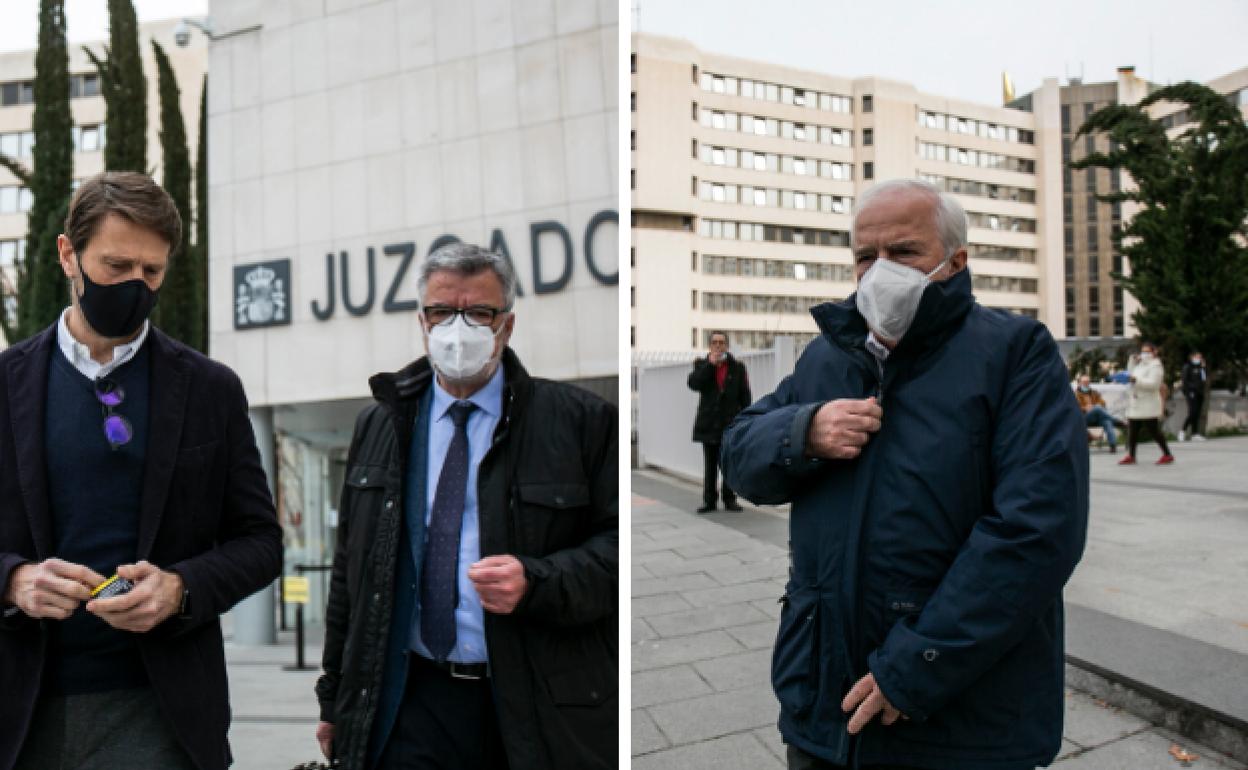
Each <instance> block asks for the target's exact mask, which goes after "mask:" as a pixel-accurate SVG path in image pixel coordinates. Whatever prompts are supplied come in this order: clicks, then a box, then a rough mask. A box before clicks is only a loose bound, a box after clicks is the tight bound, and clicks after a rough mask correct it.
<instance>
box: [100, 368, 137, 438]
mask: <svg viewBox="0 0 1248 770" xmlns="http://www.w3.org/2000/svg"><path fill="white" fill-rule="evenodd" d="M95 400H96V401H99V402H100V407H101V408H102V409H103V411H104V438H106V439H108V446H109V448H111V449H114V450H115V449H117V448H118V447H122V446H125V445H126V444H129V443H130V440H131V439H132V438H134V428H131V427H130V421H129V420H127V419H126V418H125V417H122V416H121V415H119V414H114V413H113V409H115V408H116V407H119V406H121V402H122V401H125V400H126V391H125V390H124V389H122V387H121V385H118V384H117V383H116V382H114V381H113V380H110V379H108V378H107V377H101V378H100V379H98V380H96V381H95Z"/></svg>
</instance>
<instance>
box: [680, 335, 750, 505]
mask: <svg viewBox="0 0 1248 770" xmlns="http://www.w3.org/2000/svg"><path fill="white" fill-rule="evenodd" d="M688 385H689V389H690V390H692V391H696V392H697V393H698V413H697V415H696V416H695V417H694V419H693V440H694V441H698V442H700V443H701V444H702V461H703V471H702V507H701V508H699V509H698V513H710V512H711V511H713V510H715V502H716V495H715V481H716V477H717V476H718V475H719V443H720V441H721V440H722V438H723V435H724V428H727V427H728V424H729V423H731V422H732V420H733V418H734V417H736V416H737V413H738V412H740V411H741V410H742V409H744V408H746V407H747V406H749V405H750V378H749V375H748V374H747V373H746V371H745V364H743V363H741V362H740V361H738V360H737V359H736V358H733V356H732V354H731V353H729V352H728V334H727V332H719V331H717V332H711V350H710V352H709V353H707V354H706V358H699V359H698V360H696V361H694V362H693V371H692V372H690V373H689V382H688ZM721 491H722V493H723V498H724V508H725V509H726V510H729V511H739V510H741V506H739V505H737V496H736V494H735V493H734V492H733V491H732V488H731V487H729V486H728V479H724V483H723V486H722V487H721Z"/></svg>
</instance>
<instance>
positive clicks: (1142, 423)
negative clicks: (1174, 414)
mask: <svg viewBox="0 0 1248 770" xmlns="http://www.w3.org/2000/svg"><path fill="white" fill-rule="evenodd" d="M1127 371H1128V373H1129V374H1130V385H1129V386H1128V388H1127V456H1126V457H1124V458H1122V459H1121V460H1119V461H1118V464H1119V465H1132V464H1134V463H1135V445H1136V443H1137V442H1138V441H1139V439H1140V433H1141V431H1143V430H1144V429H1149V430H1151V431H1152V434H1153V440H1155V441H1156V442H1157V446H1159V447H1161V459H1159V460H1158V461H1157V464H1158V465H1169V464H1170V463H1172V462H1174V455H1172V454H1170V447H1168V446H1166V434H1165V432H1164V431H1163V429H1162V417H1163V416H1164V414H1165V410H1164V408H1163V405H1162V400H1161V388H1162V383H1164V382H1165V370H1164V369H1163V368H1162V366H1161V360H1160V359H1159V358H1157V346H1155V345H1153V343H1151V342H1145V343H1143V344H1142V345H1140V353H1139V355H1137V356H1132V357H1131V361H1130V362H1129V363H1128V364H1127Z"/></svg>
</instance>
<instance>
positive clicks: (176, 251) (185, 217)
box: [152, 40, 204, 350]
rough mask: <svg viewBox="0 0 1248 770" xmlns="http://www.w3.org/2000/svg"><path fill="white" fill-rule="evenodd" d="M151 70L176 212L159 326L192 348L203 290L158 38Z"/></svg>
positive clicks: (172, 95)
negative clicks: (177, 231) (177, 238)
mask: <svg viewBox="0 0 1248 770" xmlns="http://www.w3.org/2000/svg"><path fill="white" fill-rule="evenodd" d="M152 51H153V53H154V54H155V58H156V71H157V75H158V78H159V83H160V146H161V149H162V152H163V156H162V166H163V167H164V180H163V182H162V184H163V186H164V188H165V192H167V193H169V197H171V198H173V202H174V205H176V206H177V208H178V215H179V216H181V217H182V242H181V243H175V244H171V246H172V248H171V249H170V254H169V268H168V272H167V273H166V274H165V280H164V283H163V285H162V286H161V291H160V294H161V303H160V305H158V307H159V308H160V310H161V314H160V317H159V318H158V319H156V320H157V321H158V322H159V323H160V326H161V328H162V329H163V330H164V331H165V332H166V333H167V334H169V335H170V336H172V337H173V338H175V339H178V340H181V341H182V342H185V343H186V344H187V345H190V346H191V347H193V348H195V349H196V350H203V347H204V342H203V327H202V326H201V324H200V319H201V318H202V317H203V312H202V309H201V303H202V301H203V292H202V290H201V283H200V271H199V265H198V264H196V260H195V257H196V254H195V252H194V250H193V249H190V248H189V244H190V242H191V161H190V157H189V155H188V152H187V148H186V127H185V125H184V124H183V122H182V108H181V106H180V105H179V99H180V98H181V92H180V91H179V89H178V81H177V78H176V77H175V76H174V74H173V67H171V66H170V64H169V57H168V56H167V55H166V54H165V51H164V49H163V48H161V46H160V43H157V42H156V41H155V40H153V41H152Z"/></svg>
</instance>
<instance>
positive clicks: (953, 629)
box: [720, 180, 1088, 770]
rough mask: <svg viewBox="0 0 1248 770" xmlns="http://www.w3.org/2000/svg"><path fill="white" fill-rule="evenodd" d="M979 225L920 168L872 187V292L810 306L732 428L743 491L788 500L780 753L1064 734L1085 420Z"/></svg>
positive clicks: (910, 764)
mask: <svg viewBox="0 0 1248 770" xmlns="http://www.w3.org/2000/svg"><path fill="white" fill-rule="evenodd" d="M968 199H970V200H974V198H973V197H969V198H968ZM976 205H987V202H986V201H984V202H979V203H977V204H976ZM967 226H968V222H967V217H966V214H965V212H964V211H963V210H962V206H961V204H960V203H959V202H958V201H957V200H956V199H955V198H954V197H953V196H950V195H948V194H947V193H944V192H943V191H941V190H939V189H938V188H936V187H935V186H933V185H932V184H930V183H928V182H925V181H921V180H893V181H889V182H883V183H880V184H878V185H875V186H874V187H872V188H869V189H867V190H865V191H864V192H863V193H862V195H861V196H860V197H859V199H858V201H857V205H856V207H855V212H854V221H853V232H852V238H851V245H852V248H853V254H854V258H855V262H856V265H857V278H858V291H857V292H856V294H855V295H854V296H853V297H850V298H849V299H847V300H844V301H842V302H828V303H825V304H822V305H818V306H816V307H814V308H812V309H811V315H812V316H813V318H814V320H815V322H816V323H817V324H818V327H819V331H820V334H819V335H818V336H817V337H816V338H815V339H814V340H812V341H811V342H810V344H809V345H807V346H806V348H805V350H803V351H802V355H801V356H800V358H798V360H797V363H796V365H795V367H794V370H793V373H792V374H791V375H789V376H787V377H785V378H784V379H783V380H781V381H780V384H779V385H778V386H777V388H776V390H775V391H774V392H772V393H770V394H768V395H766V396H764V397H763V398H761V399H759V400H758V401H756V402H754V403H753V404H752V405H750V406H749V407H748V408H746V409H745V410H743V411H742V412H741V413H740V414H739V415H737V417H736V419H735V420H734V421H733V422H732V424H731V425H729V426H728V428H727V429H726V430H725V431H724V434H723V440H722V443H721V445H720V459H721V465H722V468H723V472H724V478H725V479H726V480H727V482H728V484H729V485H730V486H731V488H732V489H733V490H734V491H735V492H736V493H737V494H738V495H739V496H741V497H743V498H744V499H746V500H749V501H751V502H754V503H761V504H767V505H782V504H788V505H789V514H788V521H789V544H790V558H789V581H788V583H787V584H786V586H785V593H784V596H783V597H782V598H781V602H780V604H781V610H780V618H779V625H780V628H779V631H778V632H777V634H776V637H775V638H776V643H775V649H774V650H773V653H772V667H771V673H772V688H773V690H774V691H775V694H776V699H777V700H778V701H779V704H780V719H779V725H778V726H779V729H780V734H781V737H782V738H783V740H784V742H785V743H786V744H787V748H786V753H787V758H788V763H789V764H788V766H789V767H790V768H811V767H820V768H828V769H829V770H833V769H840V770H845V768H849V767H888V768H898V770H915V769H916V768H919V767H925V766H929V765H930V766H934V765H932V763H936V764H941V763H943V766H948V767H989V766H991V767H993V768H996V770H1031V769H1032V768H1034V767H1036V766H1038V765H1048V764H1050V763H1051V762H1052V761H1053V759H1054V758H1055V757H1056V755H1057V752H1058V751H1059V750H1060V748H1061V745H1062V713H1063V708H1064V691H1063V685H1062V677H1063V673H1064V671H1063V668H1062V666H1063V665H1064V664H1063V650H1062V630H1061V629H1062V600H1061V591H1062V586H1063V584H1064V583H1065V582H1066V580H1067V579H1068V578H1069V577H1070V574H1071V572H1072V571H1073V569H1074V567H1075V564H1076V563H1077V561H1078V560H1079V557H1080V555H1081V552H1082V549H1083V542H1084V538H1085V536H1086V529H1087V512H1088V470H1087V469H1088V450H1087V436H1086V432H1085V427H1084V418H1083V415H1082V414H1081V413H1080V411H1079V408H1078V406H1077V405H1076V402H1075V399H1074V398H1073V397H1072V395H1071V392H1070V387H1069V385H1068V383H1067V370H1066V367H1065V365H1064V364H1063V362H1062V358H1061V356H1060V355H1059V353H1058V349H1057V345H1056V344H1055V343H1054V341H1053V339H1052V336H1051V335H1050V334H1049V332H1048V331H1047V330H1046V329H1045V328H1044V326H1043V325H1041V324H1040V323H1039V321H1037V320H1036V319H1034V318H1028V317H1026V316H1023V315H1015V314H1013V313H1008V312H1005V311H1002V310H996V309H992V308H986V307H983V306H982V305H980V304H979V303H977V302H976V301H975V297H974V294H973V292H972V289H973V286H972V282H971V275H970V271H969V270H968V269H967V265H966V263H967V249H966V242H967ZM1020 704H1024V705H1021V706H1020Z"/></svg>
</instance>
